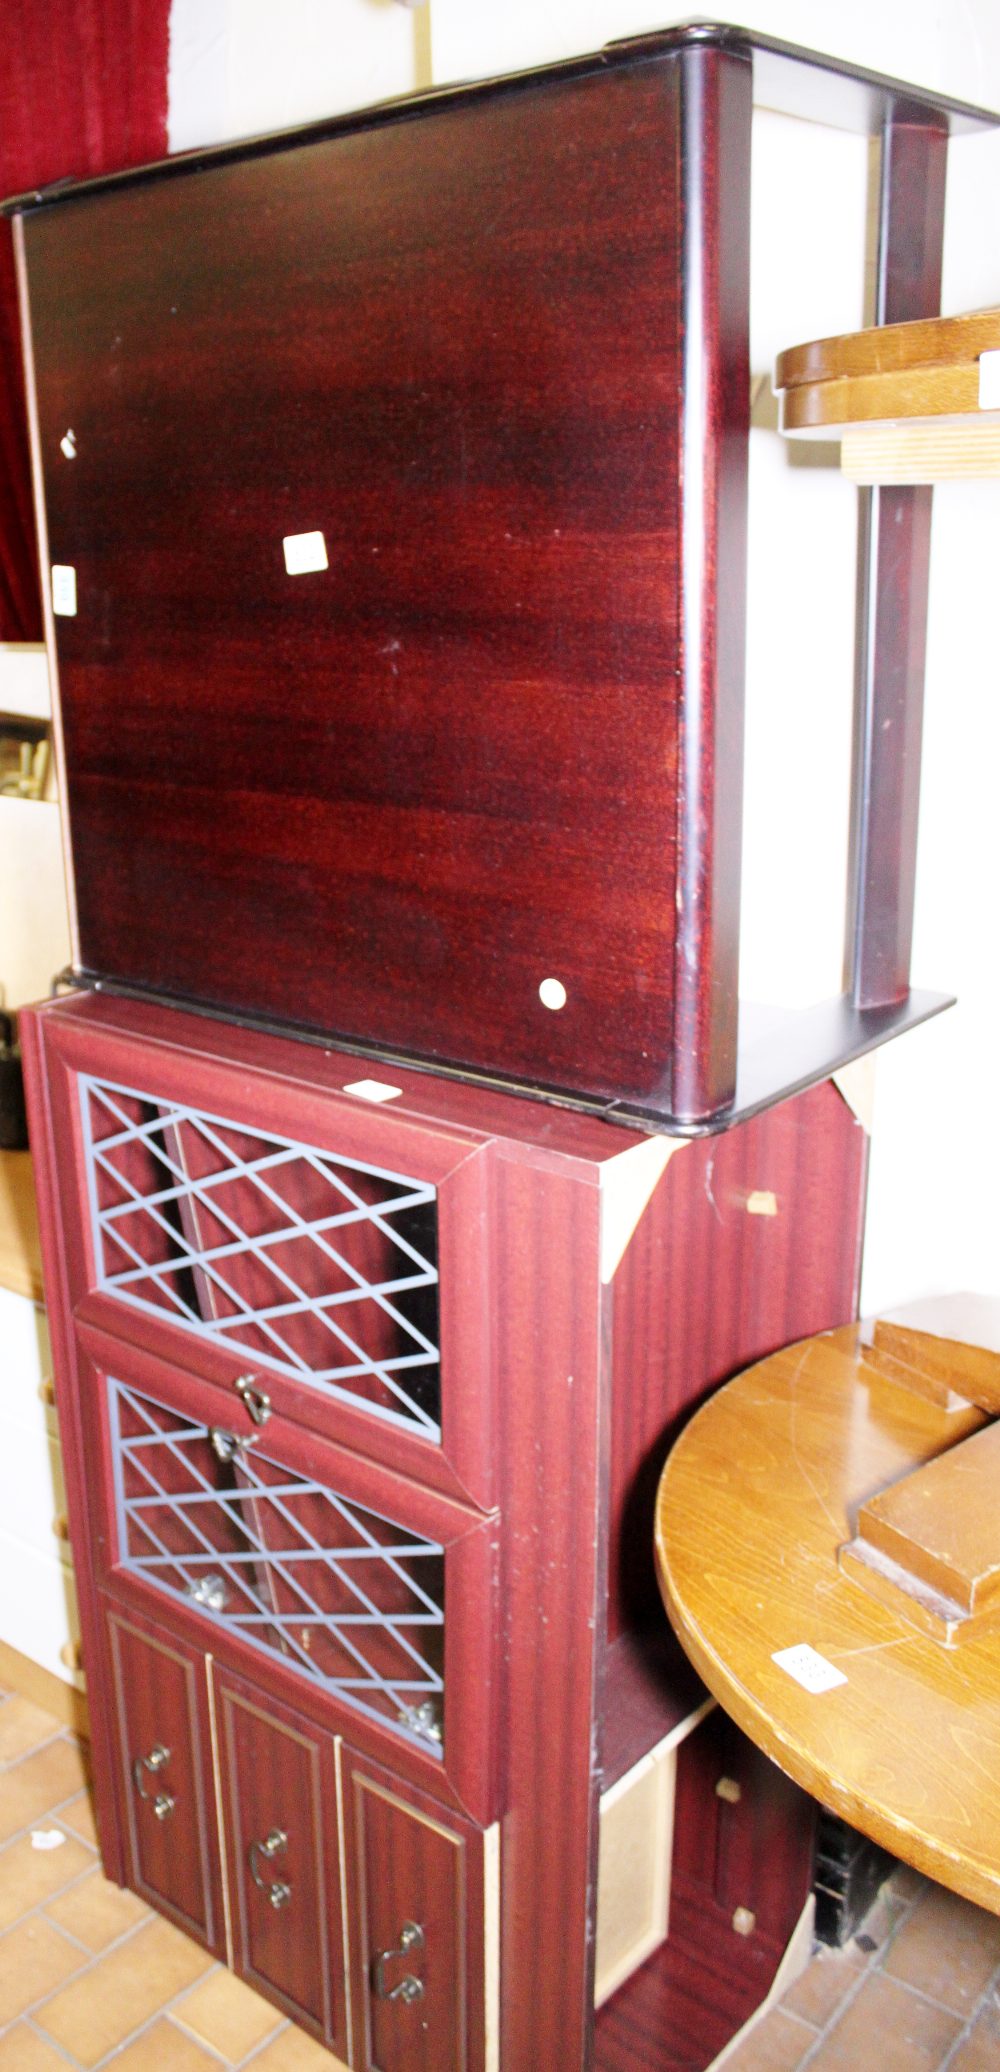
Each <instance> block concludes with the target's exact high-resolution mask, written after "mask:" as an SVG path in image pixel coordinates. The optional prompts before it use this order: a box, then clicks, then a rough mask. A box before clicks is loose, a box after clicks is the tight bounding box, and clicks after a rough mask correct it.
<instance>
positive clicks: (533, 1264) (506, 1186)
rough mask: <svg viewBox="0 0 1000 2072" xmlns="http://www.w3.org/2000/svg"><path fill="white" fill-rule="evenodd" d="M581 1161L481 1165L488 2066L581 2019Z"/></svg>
mask: <svg viewBox="0 0 1000 2072" xmlns="http://www.w3.org/2000/svg"><path fill="white" fill-rule="evenodd" d="M594 1177H595V1176H591V1184H589V1185H588V1184H586V1183H585V1182H584V1181H583V1180H582V1179H580V1178H576V1179H574V1178H572V1177H571V1176H568V1175H565V1174H561V1173H559V1172H558V1170H555V1171H552V1170H550V1171H546V1170H545V1168H544V1166H542V1165H541V1162H539V1163H538V1165H533V1166H528V1165H526V1164H520V1163H515V1162H514V1161H513V1160H511V1162H510V1163H509V1164H506V1163H505V1166H504V1169H503V1171H502V1173H500V1174H499V1175H498V1207H497V1225H498V1241H499V1244H500V1247H501V1256H502V1258H503V1261H504V1277H503V1280H502V1282H501V1284H500V1286H499V1289H498V1318H497V1329H498V1346H499V1358H500V1376H501V1391H500V1398H501V1419H502V1426H501V1430H502V1439H501V1444H502V1447H503V1455H504V1462H505V1471H506V1489H505V1492H504V1497H503V1501H502V1512H503V1518H504V1552H505V1566H504V1593H503V1596H504V1602H503V1646H504V1651H505V1663H506V1669H505V1674H504V1676H503V1678H502V1679H501V1685H500V1705H499V1721H498V1734H499V1740H500V1747H501V1753H502V1761H503V1776H502V1792H503V1803H504V1805H505V1807H506V1809H507V1810H506V1817H505V1818H504V1821H503V1823H502V1860H501V1880H500V1894H501V1910H502V1922H503V1951H504V1964H503V1970H502V1975H501V2048H500V2062H501V2064H502V2065H503V2067H504V2072H508V2068H509V2072H535V2068H536V2067H537V2066H539V2065H543V2064H551V2065H557V2064H559V2063H560V2062H562V2063H565V2064H566V2065H577V2064H583V2063H585V2061H586V2052H587V2050H588V2049H589V2036H590V2031H591V2025H592V2022H593V2004H594V1979H593V1958H594V1951H593V1941H592V1925H593V1923H592V1910H593V1905H594V1895H595V1890H596V1872H597V1861H596V1858H597V1792H598V1775H597V1750H596V1748H595V1746H594V1732H593V1722H594V1718H595V1712H596V1707H597V1703H598V1692H599V1683H598V1677H599V1670H600V1660H601V1650H600V1635H601V1632H602V1628H603V1611H604V1605H603V1597H604V1584H605V1520H604V1514H603V1509H602V1497H603V1481H604V1475H605V1472H606V1458H607V1454H606V1445H607V1422H606V1421H607V1403H606V1397H605V1394H604V1389H605V1385H606V1381H607V1375H606V1372H605V1371H604V1370H603V1367H602V1361H601V1348H602V1324H604V1323H606V1319H604V1318H603V1317H602V1310H601V1302H600V1289H599V1286H598V1281H597V1262H598V1240H599V1200H598V1190H597V1188H596V1186H595V1185H594V1184H593V1179H594ZM508 1377H509V1382H508V1381H507V1378H508ZM542 1837H543V1838H544V1840H543V1841H542V1843H541V1845H540V1838H542ZM529 1979H530V1980H531V1981H532V1988H531V1990H530V1991H526V1990H525V1981H526V1980H529Z"/></svg>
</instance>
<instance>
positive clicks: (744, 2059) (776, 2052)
mask: <svg viewBox="0 0 1000 2072" xmlns="http://www.w3.org/2000/svg"><path fill="white" fill-rule="evenodd" d="M815 2041H816V2030H815V2029H811V2028H810V2027H809V2026H808V2024H807V2023H806V2022H800V2021H797V2020H796V2018H795V2016H794V2015H790V2014H786V2013H785V2011H784V2008H783V2007H772V2009H771V2012H770V2014H766V2015H765V2016H764V2019H763V2021H762V2022H758V2023H757V2027H756V2028H755V2029H751V2031H750V2034H749V2036H748V2037H747V2038H746V2040H745V2041H744V2042H743V2043H741V2044H740V2046H739V2049H738V2050H735V2051H734V2052H733V2055H732V2057H731V2058H727V2059H726V2072H795V2067H796V2066H797V2065H801V2063H802V2060H803V2058H804V2057H805V2054H806V2052H807V2051H809V2050H812V2047H813V2045H814V2043H815Z"/></svg>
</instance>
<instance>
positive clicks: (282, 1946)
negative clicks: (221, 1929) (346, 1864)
mask: <svg viewBox="0 0 1000 2072" xmlns="http://www.w3.org/2000/svg"><path fill="white" fill-rule="evenodd" d="M217 1693H218V1700H217V1702H218V1721H219V1744H220V1745H219V1754H220V1768H221V1775H222V1795H223V1805H224V1815H223V1820H224V1826H225V1830H226V1849H227V1863H228V1871H229V1889H230V1895H231V1905H232V1915H233V1922H232V1926H233V1943H234V1961H235V1965H236V1969H237V1970H238V1971H240V1972H241V1973H242V1975H243V1977H244V1978H247V1979H249V1980H250V1982H251V1984H252V1985H255V1986H259V1987H260V1988H261V1989H262V1990H263V1991H264V1992H266V1993H267V1994H268V1996H269V1997H270V1998H271V1999H274V2000H276V2001H277V2002H278V2003H279V2005H280V2006H282V2007H284V2008H285V2010H286V2012H287V2013H289V2014H291V2015H293V2016H294V2018H295V2019H296V2021H298V2022H301V2023H303V2024H304V2025H305V2026H306V2027H307V2028H309V2029H311V2030H312V2031H313V2033H314V2034H315V2035H317V2036H321V2037H323V2039H324V2040H325V2041H327V2042H329V2043H331V2044H332V2045H333V2047H334V2048H335V2049H336V2050H337V2051H338V2052H339V2053H340V2054H341V2055H346V2047H347V2027H346V1993H345V1986H344V1977H343V1959H342V1955H341V1951H342V1937H341V1930H340V1903H339V1889H338V1874H337V1865H338V1850H337V1831H336V1820H335V1815H334V1808H335V1805H336V1788H335V1785H336V1780H335V1771H334V1755H333V1743H332V1741H330V1740H329V1738H328V1737H327V1736H325V1735H323V1734H321V1733H317V1732H315V1731H314V1730H313V1729H311V1728H310V1726H309V1725H308V1723H307V1722H306V1721H304V1720H301V1719H299V1718H297V1717H296V1716H295V1714H293V1713H291V1712H288V1711H286V1710H284V1709H283V1708H281V1707H275V1706H273V1705H272V1704H271V1703H270V1702H269V1701H264V1702H262V1701H261V1699H260V1697H259V1696H258V1695H257V1694H256V1693H255V1692H254V1691H253V1690H251V1689H250V1688H249V1687H247V1686H245V1685H241V1684H239V1683H237V1682H236V1681H235V1680H233V1679H232V1678H228V1677H226V1676H225V1675H219V1677H218V1680H217Z"/></svg>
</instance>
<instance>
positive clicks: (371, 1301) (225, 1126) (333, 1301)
mask: <svg viewBox="0 0 1000 2072" xmlns="http://www.w3.org/2000/svg"><path fill="white" fill-rule="evenodd" d="M80 1097H81V1104H82V1115H83V1133H84V1145H85V1155H86V1163H87V1176H88V1187H89V1192H90V1203H91V1226H92V1232H93V1242H94V1251H95V1257H96V1267H97V1285H98V1287H99V1288H101V1289H102V1290H104V1291H105V1292H106V1293H107V1294H109V1295H112V1296H113V1297H114V1298H115V1300H117V1301H119V1302H125V1303H128V1304H130V1305H131V1307H133V1308H135V1309H139V1310H144V1311H146V1312H147V1313H152V1314H154V1315H157V1316H164V1315H166V1316H168V1317H170V1318H171V1319H172V1320H173V1321H174V1322H175V1323H178V1324H180V1325H181V1326H182V1327H183V1328H184V1329H186V1330H188V1331H191V1332H194V1333H196V1334H197V1335H198V1336H200V1337H203V1338H208V1339H211V1340H213V1341H214V1342H215V1343H217V1344H223V1345H226V1346H229V1347H230V1348H232V1349H233V1350H235V1351H238V1352H240V1353H241V1354H246V1355H249V1356H250V1357H251V1358H252V1359H253V1360H255V1361H256V1360H261V1361H265V1362H267V1363H268V1365H270V1366H271V1367H276V1368H279V1369H281V1370H282V1371H283V1372H284V1373H286V1374H290V1375H294V1376H295V1377H296V1379H298V1380H299V1381H302V1382H305V1383H307V1384H308V1385H309V1386H310V1387H312V1388H315V1389H319V1390H322V1391H323V1392H324V1393H327V1394H329V1395H331V1396H336V1397H339V1398H341V1399H342V1400H346V1401H348V1402H352V1403H355V1404H360V1405H361V1406H362V1407H363V1408H365V1409H367V1410H369V1411H371V1412H373V1413H374V1414H375V1415H376V1416H380V1417H384V1418H388V1419H390V1420H391V1421H392V1422H394V1423H398V1424H403V1425H405V1426H407V1427H409V1428H410V1429H414V1428H415V1429H416V1430H417V1431H419V1432H420V1433H421V1434H422V1435H423V1436H424V1437H426V1438H431V1439H439V1438H440V1415H441V1409H440V1356H439V1351H438V1344H437V1339H438V1299H437V1298H438V1273H437V1199H436V1194H435V1190H434V1188H433V1187H431V1186H428V1185H427V1184H426V1183H424V1182H422V1181H419V1180H413V1179H410V1178H408V1177H407V1176H406V1175H405V1174H401V1173H396V1172H392V1171H389V1170H387V1169H385V1168H383V1167H379V1166H373V1165H364V1164H361V1163H360V1162H358V1161H356V1160H352V1159H348V1158H342V1157H340V1156H334V1155H333V1154H332V1153H331V1152H328V1151H322V1150H318V1149H317V1148H316V1147H315V1146H312V1145H308V1144H303V1143H299V1142H297V1141H296V1140H295V1139H293V1138H289V1137H281V1136H279V1135H277V1134H273V1133H268V1134H266V1135H265V1134H264V1133H262V1132H260V1131H257V1130H251V1129H247V1128H245V1127H243V1126H242V1125H240V1124H236V1123H234V1122H231V1121H227V1120H226V1119H225V1118H224V1117H220V1116H217V1115H212V1114H209V1113H207V1112H206V1111H204V1110H201V1109H195V1108H189V1107H186V1106H184V1105H183V1104H182V1103H180V1102H175V1101H165V1100H154V1099H152V1098H151V1097H149V1096H148V1095H146V1094H143V1093H140V1092H137V1091H136V1090H135V1089H131V1088H128V1087H123V1086H118V1085H115V1084H113V1083H111V1082H109V1081H103V1080H97V1079H94V1078H90V1077H82V1078H81V1096H80Z"/></svg>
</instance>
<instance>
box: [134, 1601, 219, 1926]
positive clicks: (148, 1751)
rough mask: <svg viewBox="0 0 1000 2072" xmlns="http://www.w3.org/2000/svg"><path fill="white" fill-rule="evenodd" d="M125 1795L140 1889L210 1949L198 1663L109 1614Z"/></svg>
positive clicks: (210, 1878) (212, 1882) (207, 1793)
mask: <svg viewBox="0 0 1000 2072" xmlns="http://www.w3.org/2000/svg"><path fill="white" fill-rule="evenodd" d="M108 1631H109V1634H110V1638H111V1656H112V1661H113V1665H114V1690H115V1707H116V1716H117V1722H118V1734H119V1747H120V1777H121V1788H122V1800H123V1804H124V1806H125V1808H126V1821H127V1828H128V1838H129V1849H130V1855H131V1880H130V1882H131V1883H132V1884H133V1885H134V1886H135V1889H136V1891H137V1892H141V1893H142V1895H143V1898H145V1899H148V1900H150V1901H151V1902H152V1904H153V1905H154V1906H157V1907H159V1908H160V1909H161V1911H162V1912H163V1913H166V1914H169V1915H170V1916H171V1918H172V1919H173V1920H174V1921H176V1922H177V1923H178V1924H179V1926H180V1927H182V1928H183V1929H185V1930H186V1932H187V1934H188V1935H193V1936H194V1937H195V1939H196V1941H198V1942H203V1943H207V1944H208V1946H209V1948H210V1949H216V1950H217V1951H218V1950H219V1946H220V1944H221V1943H222V1942H223V1940H224V1938H223V1928H222V1907H221V1893H220V1890H219V1874H218V1842H217V1837H216V1835H215V1832H214V1827H215V1822H214V1806H213V1798H212V1787H211V1770H210V1757H209V1747H208V1735H207V1733H206V1730H205V1719H204V1710H203V1707H204V1700H203V1697H202V1677H203V1664H202V1660H201V1658H200V1657H199V1656H196V1655H194V1654H191V1653H189V1652H188V1650H187V1649H185V1648H183V1647H182V1646H181V1645H180V1643H179V1642H177V1641H175V1640H174V1639H173V1638H172V1637H171V1636H170V1635H169V1633H165V1632H157V1630H156V1628H155V1627H151V1626H149V1625H147V1624H146V1623H145V1622H143V1621H139V1620H134V1619H132V1618H129V1619H126V1618H125V1617H124V1616H123V1615H122V1614H121V1613H120V1612H118V1611H113V1612H109V1613H108Z"/></svg>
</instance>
